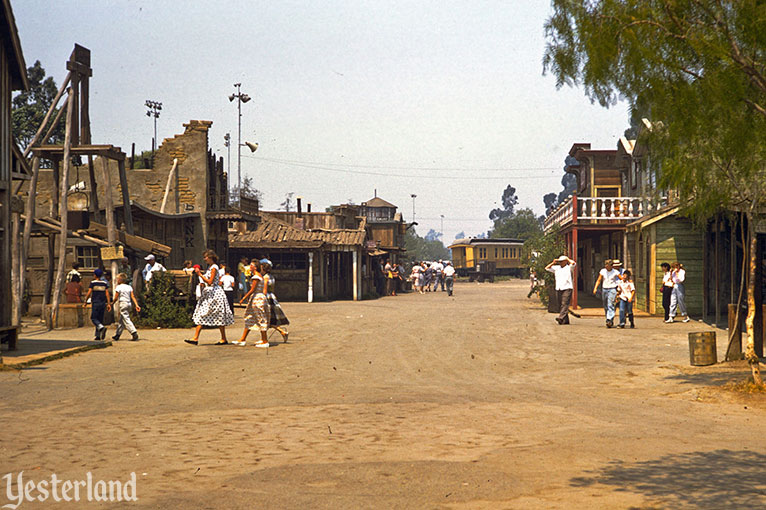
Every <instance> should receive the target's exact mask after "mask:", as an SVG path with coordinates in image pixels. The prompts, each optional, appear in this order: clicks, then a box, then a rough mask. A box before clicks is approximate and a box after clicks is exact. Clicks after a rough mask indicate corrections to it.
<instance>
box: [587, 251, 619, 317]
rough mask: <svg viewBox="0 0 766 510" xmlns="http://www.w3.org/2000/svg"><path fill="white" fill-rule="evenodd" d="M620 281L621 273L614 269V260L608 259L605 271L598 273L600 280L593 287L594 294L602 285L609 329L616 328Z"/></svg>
mask: <svg viewBox="0 0 766 510" xmlns="http://www.w3.org/2000/svg"><path fill="white" fill-rule="evenodd" d="M618 262H619V260H618ZM619 281H620V271H619V270H618V269H617V268H615V267H614V260H612V259H606V260H605V261H604V269H602V270H601V271H600V272H599V273H598V279H596V283H595V285H593V294H595V293H596V292H597V291H598V286H599V284H600V285H601V300H602V301H603V304H604V314H605V315H606V327H607V328H611V327H612V326H614V302H615V300H616V298H617V284H618V283H619Z"/></svg>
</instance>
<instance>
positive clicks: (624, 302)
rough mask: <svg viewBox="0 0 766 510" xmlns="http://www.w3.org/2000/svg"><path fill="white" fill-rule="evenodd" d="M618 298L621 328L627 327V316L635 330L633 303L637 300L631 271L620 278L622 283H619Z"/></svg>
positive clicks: (627, 271)
mask: <svg viewBox="0 0 766 510" xmlns="http://www.w3.org/2000/svg"><path fill="white" fill-rule="evenodd" d="M617 297H618V298H619V300H620V327H621V328H624V327H625V316H626V315H627V317H628V319H629V320H630V327H631V328H635V327H636V324H635V322H633V302H634V301H635V299H636V286H635V285H633V280H632V278H631V274H630V271H629V270H627V269H626V270H625V272H624V273H622V275H621V276H620V281H619V282H617Z"/></svg>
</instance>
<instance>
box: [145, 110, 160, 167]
mask: <svg viewBox="0 0 766 510" xmlns="http://www.w3.org/2000/svg"><path fill="white" fill-rule="evenodd" d="M144 106H146V107H147V108H148V110H146V116H147V117H154V138H153V139H152V166H154V151H155V150H157V119H158V118H159V117H160V110H162V103H160V102H158V101H152V100H151V99H147V100H146V103H144Z"/></svg>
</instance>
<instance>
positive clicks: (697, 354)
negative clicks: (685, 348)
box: [689, 331, 718, 367]
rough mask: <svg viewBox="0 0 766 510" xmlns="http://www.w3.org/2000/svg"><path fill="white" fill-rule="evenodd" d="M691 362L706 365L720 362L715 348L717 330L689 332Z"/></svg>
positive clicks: (695, 364)
mask: <svg viewBox="0 0 766 510" xmlns="http://www.w3.org/2000/svg"><path fill="white" fill-rule="evenodd" d="M689 363H691V364H692V365H693V366H698V367H704V366H707V365H715V364H716V363H718V353H717V352H716V348H715V331H700V332H698V333H689Z"/></svg>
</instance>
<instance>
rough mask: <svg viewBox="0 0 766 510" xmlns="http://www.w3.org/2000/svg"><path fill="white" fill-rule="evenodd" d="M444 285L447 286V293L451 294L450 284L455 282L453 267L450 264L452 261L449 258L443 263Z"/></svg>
mask: <svg viewBox="0 0 766 510" xmlns="http://www.w3.org/2000/svg"><path fill="white" fill-rule="evenodd" d="M442 275H444V286H445V287H446V288H447V295H448V296H451V295H452V286H453V285H454V284H455V268H454V267H453V266H452V262H450V261H449V260H448V261H447V262H445V263H444V271H442Z"/></svg>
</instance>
